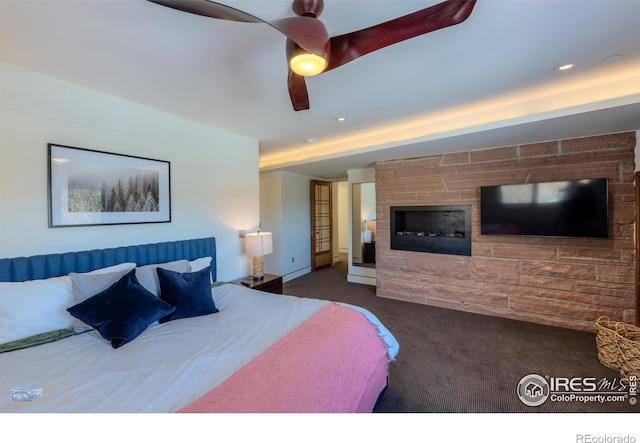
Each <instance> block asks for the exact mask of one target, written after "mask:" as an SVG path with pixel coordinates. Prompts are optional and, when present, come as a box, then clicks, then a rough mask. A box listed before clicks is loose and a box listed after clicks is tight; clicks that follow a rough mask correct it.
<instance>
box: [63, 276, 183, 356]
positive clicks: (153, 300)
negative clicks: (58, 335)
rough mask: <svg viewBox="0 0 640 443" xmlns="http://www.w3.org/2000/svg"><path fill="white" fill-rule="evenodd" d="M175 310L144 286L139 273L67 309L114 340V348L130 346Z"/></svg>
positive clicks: (122, 279) (126, 277) (124, 278)
mask: <svg viewBox="0 0 640 443" xmlns="http://www.w3.org/2000/svg"><path fill="white" fill-rule="evenodd" d="M175 310H176V308H175V307H173V306H171V305H169V304H168V303H165V302H163V301H162V300H160V299H159V298H158V297H156V296H155V295H154V294H152V293H150V292H149V291H148V290H147V289H145V288H144V287H143V286H142V285H140V283H139V282H138V280H137V279H136V271H135V270H132V271H129V272H128V273H127V274H126V275H125V276H124V277H122V278H121V279H120V280H119V281H118V282H116V283H115V284H113V285H111V286H110V287H109V288H108V289H106V290H104V291H102V292H101V293H99V294H97V295H94V296H93V297H90V298H88V299H86V300H85V301H83V302H81V303H79V304H77V305H75V306H72V307H70V308H69V309H67V311H69V313H70V314H71V315H73V316H74V317H76V318H78V319H80V320H82V321H83V322H85V323H86V324H88V325H90V326H92V327H93V328H95V329H96V330H97V331H98V332H100V335H102V336H103V337H104V338H105V339H107V340H109V341H111V346H113V348H114V349H115V348H119V347H120V346H122V345H124V344H126V343H129V342H130V341H131V340H133V339H134V338H136V337H137V336H138V335H140V334H141V333H142V332H143V331H144V330H145V329H147V327H148V326H149V325H150V324H151V323H153V322H155V321H157V320H159V319H160V318H162V317H165V316H167V315H169V314H171V313H172V312H173V311H175Z"/></svg>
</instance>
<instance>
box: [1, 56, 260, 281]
mask: <svg viewBox="0 0 640 443" xmlns="http://www.w3.org/2000/svg"><path fill="white" fill-rule="evenodd" d="M47 143H56V144H61V145H67V146H73V147H79V148H86V149H95V150H100V151H107V152H113V153H119V154H129V155H134V156H139V157H147V158H152V159H158V160H168V161H170V162H171V207H172V221H171V223H158V224H138V225H114V226H90V227H66V228H49V227H48V207H47V185H48V179H47V163H48V159H47ZM258 162H259V154H258V143H257V141H255V140H251V139H248V138H245V137H241V136H238V135H235V134H232V133H229V132H227V131H223V130H220V129H217V128H214V127H210V126H206V125H202V124H199V123H195V122H193V121H189V120H186V119H183V118H179V117H176V116H173V115H170V114H167V113H163V112H160V111H157V110H154V109H151V108H148V107H145V106H141V105H138V104H134V103H131V102H128V101H125V100H122V99H119V98H116V97H113V96H109V95H106V94H102V93H99V92H96V91H93V90H90V89H86V88H83V87H80V86H77V85H73V84H71V83H67V82H63V81H60V80H57V79H54V78H51V77H47V76H43V75H40V74H38V73H35V72H33V71H28V70H25V69H22V68H19V67H16V66H13V65H9V64H5V63H0V257H13V256H28V255H34V254H44V253H53V252H65V251H73V250H83V249H93V248H104V247H114V246H123V245H129V244H141V243H153V242H160V241H165V240H182V239H188V238H198V237H205V236H215V237H216V241H217V247H218V279H220V280H230V279H234V278H237V277H241V276H243V275H246V274H248V273H249V272H250V260H249V259H248V258H247V257H246V256H245V255H244V250H243V249H244V248H243V246H244V245H243V242H242V241H241V240H240V239H239V235H238V231H239V230H241V229H246V230H252V229H254V228H256V227H257V225H258V217H259V209H258V202H259V174H258Z"/></svg>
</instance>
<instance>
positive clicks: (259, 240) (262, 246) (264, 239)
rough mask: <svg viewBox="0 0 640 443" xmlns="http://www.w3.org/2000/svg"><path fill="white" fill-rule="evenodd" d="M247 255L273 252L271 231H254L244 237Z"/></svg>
mask: <svg viewBox="0 0 640 443" xmlns="http://www.w3.org/2000/svg"><path fill="white" fill-rule="evenodd" d="M244 240H245V246H246V248H247V255H267V254H271V253H272V252H273V240H272V236H271V232H260V231H258V232H254V233H251V234H247V235H245V237H244Z"/></svg>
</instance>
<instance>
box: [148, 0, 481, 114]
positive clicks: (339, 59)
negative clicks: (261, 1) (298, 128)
mask: <svg viewBox="0 0 640 443" xmlns="http://www.w3.org/2000/svg"><path fill="white" fill-rule="evenodd" d="M148 1H150V2H152V3H157V4H159V5H162V6H167V7H169V8H173V9H177V10H179V11H183V12H189V13H192V14H197V15H202V16H205V17H211V18H217V19H221V20H232V21H238V22H245V23H266V24H267V25H269V26H271V27H273V28H275V29H277V30H278V31H280V32H281V33H282V34H284V35H285V36H286V37H287V45H286V53H287V60H288V61H289V76H288V81H287V83H288V87H289V96H290V98H291V104H292V105H293V109H294V110H296V111H301V110H305V109H309V96H308V93H307V86H306V83H305V80H304V77H307V76H312V75H317V74H321V73H323V72H327V71H330V70H332V69H335V68H337V67H339V66H342V65H344V64H345V63H348V62H350V61H352V60H354V59H356V58H358V57H361V56H363V55H365V54H368V53H370V52H373V51H377V50H378V49H382V48H384V47H386V46H390V45H393V44H396V43H399V42H402V41H404V40H407V39H410V38H413V37H417V36H420V35H423V34H426V33H429V32H433V31H437V30H438V29H442V28H446V27H448V26H453V25H457V24H459V23H461V22H463V21H464V20H466V19H467V18H468V17H469V15H471V11H472V10H473V7H474V6H475V3H476V0H446V1H444V2H442V3H439V4H436V5H433V6H430V7H428V8H425V9H422V10H420V11H417V12H414V13H411V14H408V15H405V16H402V17H398V18H396V19H393V20H390V21H387V22H384V23H380V24H377V25H374V26H371V27H369V28H365V29H361V30H359V31H355V32H350V33H347V34H343V35H338V36H335V37H329V35H328V33H327V29H326V28H325V26H324V24H323V23H322V22H321V21H320V20H318V16H319V15H320V13H321V12H322V9H323V8H324V2H323V0H293V5H292V9H293V12H295V14H296V15H297V16H296V17H288V18H283V19H279V20H273V21H265V20H262V19H260V18H258V17H255V16H253V15H251V14H248V13H246V12H244V11H240V10H239V9H235V8H232V7H230V6H226V5H223V4H221V3H216V2H212V1H209V0H148Z"/></svg>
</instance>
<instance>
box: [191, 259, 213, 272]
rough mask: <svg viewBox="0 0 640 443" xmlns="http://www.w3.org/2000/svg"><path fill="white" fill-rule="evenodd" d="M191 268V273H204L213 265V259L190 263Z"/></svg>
mask: <svg viewBox="0 0 640 443" xmlns="http://www.w3.org/2000/svg"><path fill="white" fill-rule="evenodd" d="M189 265H190V266H191V272H198V271H202V270H203V269H204V268H206V267H207V266H209V265H211V257H200V258H196V259H195V260H191V261H190V262H189Z"/></svg>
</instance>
